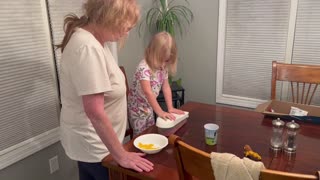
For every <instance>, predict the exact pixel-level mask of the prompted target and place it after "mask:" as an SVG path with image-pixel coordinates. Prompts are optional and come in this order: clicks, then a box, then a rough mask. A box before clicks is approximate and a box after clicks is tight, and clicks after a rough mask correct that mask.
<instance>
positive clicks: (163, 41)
mask: <svg viewBox="0 0 320 180" xmlns="http://www.w3.org/2000/svg"><path fill="white" fill-rule="evenodd" d="M145 60H146V62H147V64H148V66H149V67H150V69H151V70H152V71H153V72H155V71H156V70H157V69H159V68H160V67H161V66H162V64H163V63H164V62H165V61H168V66H167V68H168V71H169V74H170V75H174V74H175V73H176V71H177V45H176V41H175V40H174V38H172V36H171V35H170V34H169V33H167V32H159V33H157V34H155V35H154V36H153V37H152V39H151V41H150V43H149V45H148V47H147V48H146V50H145Z"/></svg>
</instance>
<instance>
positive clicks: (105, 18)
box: [57, 0, 140, 52]
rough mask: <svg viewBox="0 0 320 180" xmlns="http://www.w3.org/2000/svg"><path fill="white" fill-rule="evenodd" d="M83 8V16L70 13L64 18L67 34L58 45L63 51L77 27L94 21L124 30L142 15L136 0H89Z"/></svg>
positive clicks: (112, 28) (114, 30)
mask: <svg viewBox="0 0 320 180" xmlns="http://www.w3.org/2000/svg"><path fill="white" fill-rule="evenodd" d="M83 9H84V15H83V16H82V17H80V18H79V17H78V16H76V15H75V14H68V15H67V16H66V18H65V19H64V31H65V36H64V38H63V40H62V42H61V44H59V45H57V48H61V52H63V50H64V48H65V46H66V45H67V43H68V42H69V40H70V38H71V36H72V34H73V33H74V32H75V29H76V28H77V27H83V26H85V25H87V24H89V23H93V24H97V25H102V26H103V27H105V28H107V29H109V30H111V31H112V32H123V31H126V28H128V27H133V26H134V25H135V24H136V23H137V21H138V19H139V15H140V11H139V7H138V4H137V2H136V0H87V2H86V3H85V4H83Z"/></svg>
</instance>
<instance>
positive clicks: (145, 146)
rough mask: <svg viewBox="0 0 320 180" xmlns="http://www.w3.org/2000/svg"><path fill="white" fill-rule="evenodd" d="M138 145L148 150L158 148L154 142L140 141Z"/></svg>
mask: <svg viewBox="0 0 320 180" xmlns="http://www.w3.org/2000/svg"><path fill="white" fill-rule="evenodd" d="M138 146H139V148H141V149H146V150H154V149H158V148H157V147H154V144H142V143H140V142H139V144H138Z"/></svg>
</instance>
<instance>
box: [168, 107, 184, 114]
mask: <svg viewBox="0 0 320 180" xmlns="http://www.w3.org/2000/svg"><path fill="white" fill-rule="evenodd" d="M168 112H169V113H175V114H184V111H182V110H180V109H176V108H171V109H168Z"/></svg>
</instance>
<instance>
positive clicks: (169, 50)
mask: <svg viewBox="0 0 320 180" xmlns="http://www.w3.org/2000/svg"><path fill="white" fill-rule="evenodd" d="M176 68H177V47H176V43H175V40H174V39H173V38H172V37H171V35H170V34H169V33H167V32H160V33H157V34H156V35H154V36H153V38H152V39H151V41H150V43H149V45H148V47H147V49H146V50H145V55H144V59H143V60H142V61H141V62H140V63H139V65H138V67H137V69H136V72H135V75H134V79H133V85H132V87H131V89H130V92H129V95H128V109H129V112H128V113H129V122H130V124H131V127H132V128H133V131H134V134H135V135H136V134H139V133H140V132H142V131H144V130H145V129H147V128H148V127H150V126H152V125H154V123H155V119H154V115H153V111H154V112H155V113H156V114H157V116H159V117H162V118H166V119H170V120H175V116H174V115H173V114H171V113H176V114H183V113H184V112H183V111H181V110H179V109H176V108H173V105H172V94H171V88H170V85H169V81H168V74H169V73H170V74H174V73H175V72H176ZM161 89H162V92H163V95H164V97H165V101H166V105H167V108H168V112H165V111H163V110H162V108H161V107H160V105H159V103H158V102H157V96H158V95H159V92H160V90H161Z"/></svg>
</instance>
